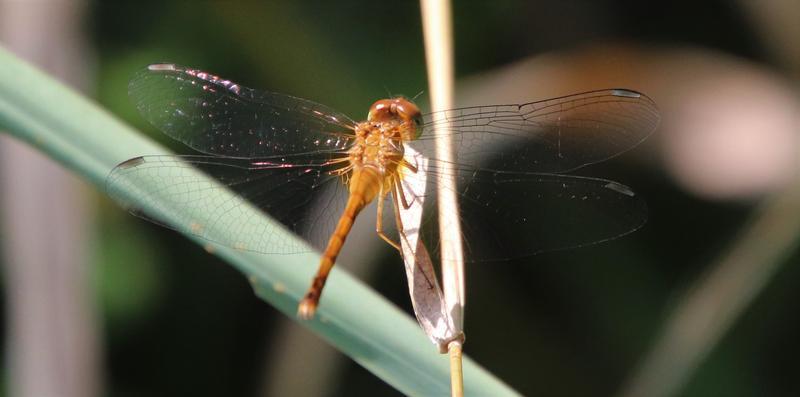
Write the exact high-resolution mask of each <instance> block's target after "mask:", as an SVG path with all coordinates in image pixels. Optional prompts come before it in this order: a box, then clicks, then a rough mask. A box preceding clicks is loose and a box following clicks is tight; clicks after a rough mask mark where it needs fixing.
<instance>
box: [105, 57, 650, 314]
mask: <svg viewBox="0 0 800 397" xmlns="http://www.w3.org/2000/svg"><path fill="white" fill-rule="evenodd" d="M129 94H130V97H131V98H132V100H133V102H134V103H135V105H136V107H137V109H138V110H139V112H140V113H141V114H142V115H143V116H144V118H146V119H147V120H148V121H149V122H150V123H151V124H153V125H154V126H156V127H157V128H158V129H160V130H161V131H163V132H164V133H166V134H167V135H169V136H170V137H172V138H174V139H176V140H178V141H180V142H182V143H184V144H186V145H187V146H189V147H191V148H192V149H194V150H196V151H198V152H201V153H203V154H202V155H188V156H179V155H176V156H172V155H156V156H142V157H136V158H134V159H131V160H128V161H126V162H123V163H121V164H120V165H118V166H117V167H116V168H115V169H114V170H113V171H112V172H111V174H110V175H109V177H108V181H107V190H108V192H109V193H110V195H111V196H112V197H113V198H114V199H116V200H117V201H118V202H120V203H122V204H123V206H125V207H127V208H128V209H129V210H130V211H131V212H132V213H133V214H135V215H137V216H140V217H143V218H145V219H148V220H150V221H153V222H155V223H158V224H161V225H163V226H167V227H170V228H173V229H176V230H179V231H181V232H184V233H188V234H192V235H196V236H199V237H202V238H205V239H208V240H210V241H213V242H215V243H219V244H222V245H226V246H230V247H233V248H236V249H239V250H248V251H255V252H259V253H265V254H293V253H300V252H305V251H308V249H309V246H308V245H305V244H302V245H300V244H297V243H294V242H291V241H286V239H283V238H279V237H276V236H275V235H274V233H270V232H269V231H263V232H256V233H251V232H248V233H244V232H243V230H245V226H246V225H247V224H248V219H250V218H251V217H252V216H253V213H252V211H250V210H249V208H253V207H255V208H257V210H258V211H262V212H264V213H266V214H269V215H270V216H271V217H272V218H274V219H276V220H278V221H280V222H281V223H282V224H283V225H284V226H285V227H286V228H288V229H289V230H291V231H292V232H294V233H296V234H298V235H299V236H301V237H303V239H304V240H305V241H307V242H309V243H310V246H311V247H312V248H313V249H316V250H318V251H320V252H322V258H321V261H320V265H319V270H318V271H317V274H316V276H315V277H314V279H313V282H312V284H311V287H310V288H309V289H308V292H307V294H306V295H305V297H304V298H303V300H302V301H301V303H300V305H299V308H298V315H299V316H301V317H303V318H310V317H312V316H313V315H314V312H315V310H316V308H317V305H318V303H319V299H320V296H321V293H322V289H323V287H324V284H325V280H326V279H327V277H328V274H329V272H330V270H331V268H332V267H333V264H334V263H335V261H336V257H337V255H338V254H339V252H340V250H341V249H342V246H343V244H344V241H345V239H346V237H347V235H348V233H349V231H350V229H351V227H352V225H353V222H354V221H355V218H356V216H357V215H358V213H359V212H360V211H361V210H362V209H363V208H364V207H365V206H366V205H368V204H369V203H370V202H372V201H377V212H378V221H377V225H376V230H377V234H378V235H379V236H380V237H381V238H383V239H384V240H385V241H386V242H388V243H389V244H391V245H392V246H394V247H395V248H398V249H399V244H398V243H397V242H396V241H395V240H393V239H392V238H391V237H390V236H388V235H387V234H386V232H385V231H384V228H383V223H384V221H383V218H384V215H385V214H384V211H383V209H384V203H385V199H386V197H387V196H389V195H391V199H392V206H393V208H394V211H393V213H394V223H395V227H396V230H397V231H398V233H402V231H403V228H402V226H403V225H402V224H401V221H400V216H399V211H400V208H401V206H402V207H408V205H409V204H408V203H409V202H410V200H413V199H414V198H413V197H406V193H404V191H403V189H402V188H401V187H400V185H401V184H400V183H399V182H400V181H401V180H402V178H403V175H408V173H412V174H413V173H415V172H417V169H416V166H415V163H414V162H412V161H409V160H408V159H407V158H406V157H405V152H406V148H408V147H410V148H413V149H414V150H415V151H416V152H418V153H420V154H422V155H424V156H425V157H426V158H427V160H428V168H427V170H426V173H427V180H428V184H429V185H431V184H436V183H438V181H440V180H442V178H445V177H447V178H454V179H455V180H456V186H457V187H456V189H457V192H456V193H457V196H458V197H459V200H460V206H461V208H462V209H463V212H464V213H467V214H469V219H468V221H466V222H464V225H463V226H464V232H463V233H464V241H465V242H466V243H467V245H468V249H469V253H468V255H467V257H468V258H470V259H477V260H481V259H486V260H494V259H497V260H504V259H509V258H513V257H520V256H528V255H532V254H536V253H539V252H542V251H548V250H553V249H561V248H568V247H577V246H584V245H588V244H592V243H596V242H599V241H605V240H609V239H613V238H617V237H619V236H622V235H625V234H627V233H630V232H631V231H633V230H636V229H638V228H639V227H640V226H641V225H642V224H643V223H644V221H645V220H646V217H647V211H646V207H645V205H644V202H643V200H642V199H641V198H640V197H639V196H637V195H636V194H634V193H633V191H632V190H631V189H629V188H628V187H626V186H624V185H622V184H619V183H617V182H613V181H609V180H605V179H600V178H591V177H583V176H576V175H568V174H566V173H567V172H571V171H574V170H576V169H578V168H581V167H583V166H585V165H588V164H592V163H597V162H600V161H603V160H606V159H609V158H611V157H614V156H616V155H618V154H620V153H623V152H625V151H627V150H629V149H631V148H633V147H635V146H636V145H638V144H639V143H640V142H642V141H643V140H644V139H646V138H647V136H648V135H650V134H651V133H652V131H653V130H654V129H655V127H656V126H657V124H658V121H659V114H658V111H657V109H656V107H655V104H654V103H653V101H652V100H650V99H649V98H648V97H646V96H645V95H643V94H640V93H638V92H635V91H631V90H626V89H605V90H596V91H589V92H584V93H580V94H575V95H569V96H564V97H558V98H553V99H547V100H542V101H535V102H529V103H525V104H511V105H489V106H476V107H466V108H460V109H452V110H446V111H442V112H440V113H439V114H438V115H436V114H421V112H420V110H419V108H417V106H416V105H414V104H413V103H412V102H411V101H409V100H408V99H405V98H402V97H395V98H389V99H381V100H379V101H377V102H375V103H374V104H373V105H372V106H371V107H370V109H369V113H368V115H367V120H365V121H361V122H356V121H354V120H352V119H351V118H349V117H347V116H346V115H343V114H341V113H339V112H336V111H334V110H332V109H330V108H328V107H326V106H323V105H320V104H317V103H314V102H312V101H309V100H306V99H301V98H296V97H292V96H289V95H284V94H278V93H274V92H268V91H258V90H254V89H251V88H247V87H244V86H242V85H240V84H237V83H234V82H232V81H230V80H226V79H223V78H221V77H219V76H215V75H213V74H210V73H207V72H204V71H201V70H197V69H192V68H188V67H183V66H179V65H174V64H154V65H150V66H149V67H147V68H146V69H144V70H143V71H141V72H140V73H139V74H137V75H136V76H135V77H134V78H133V79H132V80H131V82H130V85H129ZM433 130H436V131H437V132H438V133H439V134H446V135H450V137H451V138H452V141H453V145H454V152H455V153H456V156H457V160H456V161H457V162H455V163H449V164H445V163H444V162H443V161H441V160H437V158H436V156H435V150H434V144H433V134H432V133H431V132H432V131H433ZM187 167H191V168H192V169H195V170H199V171H200V172H202V173H203V174H205V175H208V176H211V177H213V178H214V179H215V180H216V181H218V182H219V185H210V184H208V182H207V179H206V178H199V177H197V176H196V175H197V174H194V175H195V176H194V177H193V176H191V175H192V174H185V173H182V172H178V170H182V169H185V168H187ZM143 182H146V183H148V184H149V185H150V186H151V188H148V189H145V190H142V189H140V190H139V192H140V193H141V194H140V195H139V197H138V200H137V202H138V203H145V204H148V203H149V204H150V205H144V206H139V205H137V204H136V203H133V202H132V200H129V198H128V196H127V195H126V193H125V192H126V191H128V190H129V189H130V188H131V187H132V186H135V185H142V184H143ZM152 186H154V187H152ZM220 186H224V187H226V188H228V189H230V190H231V191H232V192H234V193H235V196H232V197H235V198H234V199H231V200H230V201H228V202H221V203H220V202H210V201H209V200H206V199H205V198H204V197H205V196H206V195H207V194H208V193H211V192H212V191H213V190H214V189H219V188H220ZM426 191H429V192H433V191H435V189H431V188H429V189H426ZM429 202H430V201H429ZM156 203H160V204H161V205H169V206H171V207H172V208H178V209H179V210H180V209H183V210H186V211H191V212H192V213H193V214H195V215H193V217H194V218H192V219H193V220H192V221H191V222H186V223H183V224H175V223H170V222H166V221H163V220H162V219H161V218H160V217H159V216H158V215H157V214H152V213H147V212H146V210H144V208H152V205H153V204H156ZM198 213H200V214H202V215H201V217H200V218H197V215H196V214H198ZM386 216H387V217H390V215H386ZM431 218H434V217H431ZM208 225H215V226H218V227H219V226H221V227H223V228H224V229H225V230H226V233H224V234H222V235H218V234H211V233H210V232H209V229H210V228H208V227H206V226H208ZM576 225H577V226H579V227H577V228H576V227H569V226H576ZM431 229H435V228H431Z"/></svg>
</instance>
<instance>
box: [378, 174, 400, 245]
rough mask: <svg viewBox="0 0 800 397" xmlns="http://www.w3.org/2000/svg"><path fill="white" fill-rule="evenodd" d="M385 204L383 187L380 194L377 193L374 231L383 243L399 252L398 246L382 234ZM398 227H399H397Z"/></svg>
mask: <svg viewBox="0 0 800 397" xmlns="http://www.w3.org/2000/svg"><path fill="white" fill-rule="evenodd" d="M385 202H386V193H385V192H384V191H383V187H382V186H381V190H380V193H378V219H377V220H376V222H375V231H376V232H377V233H378V236H380V237H381V238H382V239H383V240H384V241H386V242H387V243H389V245H391V246H392V247H394V248H396V249H397V250H398V251H399V250H400V244H397V243H396V242H395V241H393V240H392V239H390V238H389V236H387V235H386V233H384V232H383V205H384V203H385ZM398 227H399V226H398Z"/></svg>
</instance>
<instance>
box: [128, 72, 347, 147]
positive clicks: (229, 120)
mask: <svg viewBox="0 0 800 397" xmlns="http://www.w3.org/2000/svg"><path fill="white" fill-rule="evenodd" d="M128 93H129V95H130V97H131V99H132V100H133V102H134V104H135V105H136V108H137V109H138V110H139V112H140V113H141V114H142V116H144V117H145V118H146V119H147V120H148V121H149V122H150V123H152V124H153V125H154V126H156V127H157V128H159V129H160V130H162V131H163V132H164V133H166V134H167V135H169V136H171V137H172V138H174V139H176V140H178V141H180V142H183V143H184V144H186V145H188V146H189V147H191V148H192V149H194V150H197V151H199V152H203V153H207V154H213V155H225V156H230V157H241V158H264V157H282V156H291V155H296V154H301V155H302V154H305V153H309V152H312V151H313V152H342V151H344V150H346V149H347V148H348V147H350V145H351V144H352V139H353V135H352V134H353V126H354V124H355V122H353V120H351V119H350V118H348V117H347V116H345V115H343V114H340V113H337V112H335V111H333V110H331V109H329V108H328V107H326V106H323V105H320V104H317V103H314V102H312V101H308V100H305V99H301V98H295V97H292V96H289V95H283V94H277V93H273V92H266V91H257V90H254V89H250V88H247V87H243V86H241V85H239V84H236V83H234V82H232V81H230V80H225V79H222V78H220V77H218V76H215V75H212V74H210V73H206V72H203V71H200V70H197V69H191V68H187V67H183V66H180V65H174V64H154V65H150V66H148V67H147V68H146V69H144V70H142V71H141V72H139V73H138V74H137V75H136V76H135V77H134V78H133V79H132V80H131V82H130V84H129V86H128Z"/></svg>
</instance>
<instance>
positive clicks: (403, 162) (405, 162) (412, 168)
mask: <svg viewBox="0 0 800 397" xmlns="http://www.w3.org/2000/svg"><path fill="white" fill-rule="evenodd" d="M400 165H402V166H403V167H406V168H408V169H409V170H410V171H411V172H413V173H415V174H416V173H417V171H419V169H418V168H417V166H416V165H414V164H411V163H409V162H408V160H406V159H405V158H404V159H402V160H400Z"/></svg>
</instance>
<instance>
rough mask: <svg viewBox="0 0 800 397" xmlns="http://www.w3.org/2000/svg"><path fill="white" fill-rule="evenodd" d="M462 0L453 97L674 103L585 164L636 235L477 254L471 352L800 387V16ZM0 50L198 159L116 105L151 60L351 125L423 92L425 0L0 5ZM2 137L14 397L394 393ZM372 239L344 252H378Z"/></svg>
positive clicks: (574, 372) (705, 388) (664, 387)
mask: <svg viewBox="0 0 800 397" xmlns="http://www.w3.org/2000/svg"><path fill="white" fill-rule="evenodd" d="M453 8H454V23H455V25H454V30H455V32H454V33H455V43H456V72H457V77H458V79H459V82H460V83H459V87H458V91H457V94H458V101H459V103H460V104H465V105H466V104H489V103H503V102H518V101H526V100H531V99H543V98H547V97H552V96H558V95H564V94H569V93H573V92H579V91H585V90H590V89H596V88H606V87H626V88H631V89H635V90H638V91H642V92H645V93H647V94H648V95H649V96H650V97H651V98H653V99H654V100H655V101H656V103H658V105H659V107H660V109H661V111H662V125H661V127H660V128H659V130H658V131H657V132H656V134H655V135H654V136H653V137H652V138H651V139H649V140H648V141H647V142H646V143H645V144H644V145H643V146H641V147H639V148H638V149H637V150H635V151H633V152H630V153H628V154H626V155H624V156H622V157H619V158H616V159H614V160H612V161H609V162H606V163H604V164H601V165H598V166H593V167H591V169H587V170H586V171H585V172H584V171H583V170H582V171H581V173H582V174H585V175H598V176H603V177H605V178H608V179H612V180H616V181H620V182H622V183H625V184H626V185H628V186H631V187H633V188H634V189H635V190H636V191H637V192H638V193H639V194H641V195H643V196H644V197H645V198H646V200H647V203H648V206H649V208H650V218H649V221H648V223H647V225H646V226H645V227H644V228H643V229H642V230H640V231H638V232H637V233H634V234H632V235H630V236H626V237H624V238H621V239H618V240H615V241H613V242H610V243H605V244H601V245H596V246H592V247H587V248H582V249H576V250H570V251H564V252H557V253H549V254H542V255H538V256H536V257H533V258H526V259H524V260H517V261H512V262H510V263H508V264H507V265H492V266H479V265H474V266H470V267H469V268H468V269H467V303H468V304H467V313H466V332H467V344H466V347H465V350H466V353H467V354H468V355H469V356H471V357H472V358H474V359H475V360H476V361H477V362H478V363H480V364H481V365H483V366H484V367H486V368H487V369H489V370H490V371H491V372H492V373H494V374H495V375H497V376H498V377H499V378H501V379H503V380H504V381H505V382H507V383H508V384H510V385H511V386H512V387H514V388H515V389H517V390H518V391H520V392H521V393H522V394H524V395H547V396H578V395H584V396H597V395H681V396H709V395H725V396H750V395H771V396H779V395H786V396H789V395H798V394H800V380H798V378H797V376H796V375H797V373H798V371H800V365H798V363H797V354H798V352H800V345H799V344H798V342H797V341H798V336H800V316H798V315H797V310H796V302H798V301H800V288H798V286H799V285H800V284H799V283H798V279H800V268H799V267H798V263H799V262H798V259H800V256H799V255H798V253H797V250H796V249H795V247H796V245H795V243H794V240H795V236H796V234H797V229H798V225H797V221H796V220H797V219H799V218H800V211H798V205H797V204H796V203H798V200H794V198H797V197H800V194H798V190H799V189H798V185H800V177H798V170H799V169H800V101H799V100H798V98H799V97H798V81H799V80H798V78H800V24H798V23H797V21H800V4H798V3H797V2H794V1H791V0H768V1H761V2H749V1H744V0H742V1H704V2H642V1H611V0H604V1H595V0H591V1H590V0H583V1H554V0H553V1H547V0H541V1H527V2H523V1H498V2H457V4H455V5H454V6H453ZM0 43H2V45H3V46H4V47H6V48H8V49H9V50H11V51H13V52H15V53H17V54H18V55H19V56H21V57H23V58H25V59H27V60H29V61H31V62H33V63H36V64H38V65H40V67H41V68H42V69H44V70H46V71H48V72H49V73H51V74H53V75H55V76H58V77H59V78H60V79H61V80H63V81H65V82H67V83H68V84H70V85H72V86H73V87H75V88H77V89H78V90H80V91H82V92H84V93H86V94H87V95H88V96H90V97H93V98H95V100H96V101H97V102H98V103H100V104H101V105H102V106H104V107H105V108H107V109H108V111H109V112H111V113H113V114H115V115H117V116H118V117H119V118H121V119H123V120H125V121H127V122H129V123H130V124H131V125H134V126H136V127H137V128H139V129H140V130H141V131H142V132H143V133H146V134H148V135H150V136H151V137H152V138H153V139H154V140H158V141H160V142H161V143H163V144H165V145H169V146H170V147H172V148H174V149H175V150H178V151H183V152H186V149H184V148H181V147H180V146H178V145H176V144H175V143H174V142H172V141H170V140H169V139H168V138H166V137H165V136H164V135H161V134H160V133H158V132H157V131H155V130H154V128H152V127H151V126H149V125H147V124H146V122H145V121H144V120H143V119H142V118H141V117H140V116H138V114H137V113H136V110H135V109H134V108H133V106H132V105H131V104H130V103H129V101H128V99H127V82H128V80H129V78H130V77H131V76H132V75H133V74H134V73H135V72H136V71H137V70H138V69H140V68H142V67H143V66H144V65H147V64H149V63H154V62H160V61H169V62H176V63H181V64H185V65H192V66H195V67H201V68H204V69H207V70H211V71H214V72H215V73H217V74H220V75H222V76H226V77H228V78H232V79H235V80H237V81H238V82H240V83H242V84H245V85H248V86H252V87H261V88H265V89H269V90H273V91H278V92H285V93H290V94H292V95H296V96H299V97H304V98H308V99H312V100H315V101H318V102H321V103H325V104H327V105H329V106H331V107H333V108H335V109H338V110H341V111H343V112H345V113H347V114H350V115H352V117H354V118H359V117H363V116H365V115H366V114H365V113H366V109H367V107H368V106H369V104H371V103H372V102H373V101H374V100H376V99H378V98H381V97H385V96H387V95H388V94H389V93H391V94H405V95H407V96H414V95H416V94H417V93H419V92H420V91H425V90H426V84H427V82H426V72H425V69H424V65H425V62H424V50H423V47H422V33H421V22H420V12H419V5H418V4H417V3H416V2H414V1H394V2H375V1H363V2H357V1H352V0H349V1H344V2H336V3H334V2H323V1H311V2H273V1H245V2H236V1H188V0H186V1H137V2H133V1H122V2H117V1H107V2H101V1H94V2H81V1H73V0H49V1H48V0H32V1H24V0H0ZM0 72H2V65H0ZM424 95H425V94H423V97H424ZM2 138H3V139H2V140H1V141H0V210H2V211H0V221H2V223H0V227H1V228H0V237H1V238H2V241H3V244H2V257H1V259H0V263H2V265H3V270H4V272H3V279H2V281H3V283H2V284H3V285H2V289H3V292H4V294H2V297H3V298H2V299H4V302H3V303H4V305H2V307H3V310H4V313H3V314H4V315H3V316H2V317H0V318H2V320H0V321H2V322H3V324H2V325H3V326H2V327H0V329H1V330H2V331H0V332H3V337H4V340H5V343H4V345H3V349H2V352H3V356H4V357H3V367H2V377H0V381H2V383H3V389H2V390H3V393H4V394H5V395H20V396H22V395H26V396H41V395H63V396H92V395H94V396H99V395H104V396H143V395H146V396H162V395H163V396H173V395H194V396H219V395H232V396H273V395H327V396H335V395H398V394H399V393H398V392H396V391H395V390H393V389H392V388H391V387H389V386H388V385H386V384H385V383H383V382H382V381H381V380H380V379H378V378H376V377H375V376H373V375H372V374H370V373H369V372H367V371H366V370H364V369H362V368H360V367H359V366H358V365H356V364H355V363H354V362H352V361H351V360H349V359H348V358H347V357H345V356H342V355H341V354H339V353H337V352H336V351H334V350H332V349H331V348H330V347H328V346H326V345H325V344H324V342H322V341H320V340H319V339H318V338H317V337H316V336H314V335H313V334H311V333H309V332H308V331H306V330H305V329H303V328H302V327H301V326H299V325H297V324H295V323H294V322H293V321H292V320H290V319H288V318H286V317H285V316H284V315H282V314H281V313H279V312H277V311H276V310H274V309H273V308H271V307H270V306H268V305H267V304H265V303H264V302H262V301H260V300H259V299H257V298H256V297H255V296H254V295H253V293H252V291H251V289H250V286H249V284H248V283H247V280H246V279H245V278H244V277H243V276H242V275H241V274H239V273H238V272H236V271H235V270H234V269H233V268H231V267H229V266H227V265H226V264H225V263H224V262H222V261H220V260H219V259H218V258H216V257H214V256H212V255H208V254H207V253H206V252H205V251H204V250H203V249H202V248H201V247H199V246H196V245H194V244H192V243H191V242H190V241H188V240H186V239H184V238H183V237H181V236H180V235H178V234H177V233H174V232H171V231H169V230H165V229H161V228H159V227H157V226H154V225H151V224H148V223H146V222H144V221H141V220H139V219H137V218H134V217H132V216H130V215H128V214H127V213H125V212H124V211H122V210H121V209H119V208H117V207H116V206H115V205H114V204H113V203H112V202H110V200H108V199H107V198H106V197H105V196H104V195H103V193H102V192H101V191H98V190H97V189H96V188H95V187H94V186H90V185H88V184H86V183H85V182H83V181H81V180H80V179H78V178H77V177H74V176H72V175H70V174H69V173H68V172H66V171H64V170H62V169H61V168H60V167H59V166H58V165H55V164H54V163H51V162H50V160H47V159H45V158H43V157H42V156H41V155H39V154H37V153H35V152H33V151H32V150H31V149H29V148H28V147H27V146H25V145H23V144H20V143H17V142H14V141H12V140H11V139H10V138H7V137H2ZM143 154H144V153H143ZM361 233H362V235H363V236H364V237H360V238H358V237H357V238H358V239H357V240H355V241H360V242H362V243H355V244H353V245H360V244H363V245H369V246H377V247H380V243H377V241H373V240H377V238H375V237H374V235H370V233H369V231H368V230H366V231H363V232H361ZM376 243H377V244H376ZM355 251H356V252H360V253H363V252H365V251H359V249H358V248H356V249H355ZM368 252H369V254H368V255H363V254H354V253H350V254H347V253H345V255H344V256H343V258H342V263H343V264H344V265H345V267H347V268H348V270H349V271H351V272H353V273H356V274H357V275H358V276H359V277H361V278H362V279H363V280H364V281H365V282H366V283H368V284H369V285H371V286H373V287H374V288H375V289H376V290H378V291H379V292H380V293H382V294H383V295H385V296H386V297H388V298H389V299H390V300H392V301H393V302H395V303H396V304H397V305H398V306H400V307H402V308H404V309H406V310H407V311H410V303H409V300H408V295H407V291H406V289H405V288H406V281H405V274H404V271H403V268H402V264H401V262H399V260H398V258H396V253H393V252H392V251H391V250H389V249H386V248H385V247H381V248H376V249H372V250H370V251H368ZM310 276H311V275H309V277H310ZM431 348H433V347H431ZM52 393H56V394H52Z"/></svg>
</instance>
